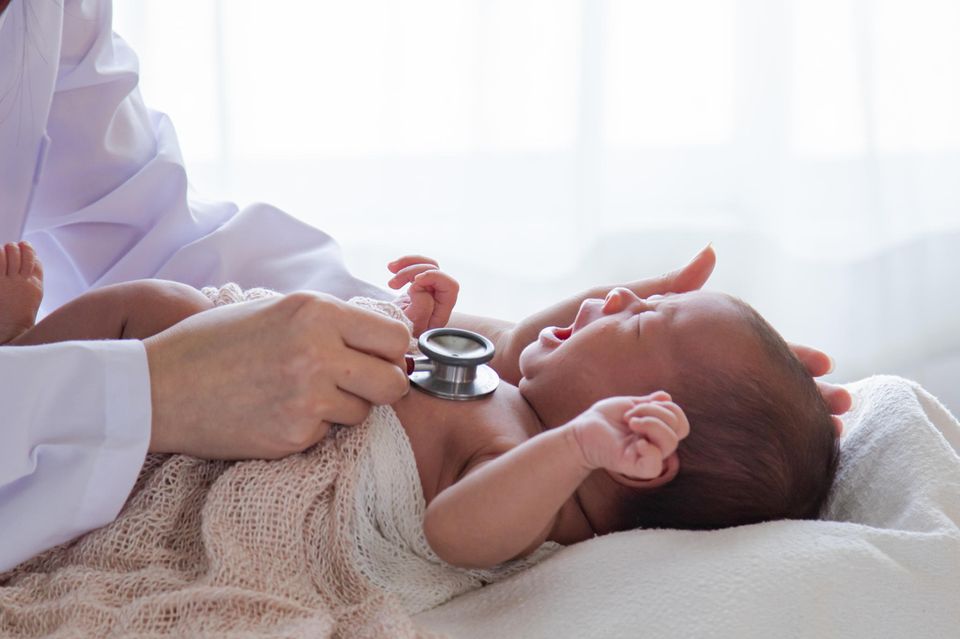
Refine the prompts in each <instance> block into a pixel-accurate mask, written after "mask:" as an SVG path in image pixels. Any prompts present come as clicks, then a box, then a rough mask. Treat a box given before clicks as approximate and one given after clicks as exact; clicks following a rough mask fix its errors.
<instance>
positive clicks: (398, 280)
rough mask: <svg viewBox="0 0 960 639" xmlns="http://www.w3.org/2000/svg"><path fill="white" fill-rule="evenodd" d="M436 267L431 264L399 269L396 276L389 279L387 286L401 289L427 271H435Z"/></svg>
mask: <svg viewBox="0 0 960 639" xmlns="http://www.w3.org/2000/svg"><path fill="white" fill-rule="evenodd" d="M435 270H437V267H436V266H435V265H433V264H414V265H413V266H406V267H404V268H402V269H400V270H399V271H398V272H397V274H396V275H394V276H393V277H391V278H390V280H389V281H388V282H387V286H389V287H390V288H403V287H404V286H406V285H407V284H409V283H410V282H412V281H414V280H415V279H417V276H418V275H420V274H421V273H426V272H427V271H435Z"/></svg>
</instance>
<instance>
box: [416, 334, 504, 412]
mask: <svg viewBox="0 0 960 639" xmlns="http://www.w3.org/2000/svg"><path fill="white" fill-rule="evenodd" d="M419 346H420V352H421V353H423V355H424V356H423V357H418V358H416V359H413V361H412V364H410V363H408V366H407V368H408V372H409V375H410V383H411V384H413V385H414V386H416V387H417V388H418V389H420V390H421V391H423V392H425V393H427V394H429V395H433V396H435V397H441V398H443V399H453V400H461V401H463V400H471V399H480V398H481V397H486V396H487V395H489V394H490V393H492V392H493V391H495V390H496V389H497V386H498V385H499V384H500V376H499V375H497V373H496V371H494V370H493V369H492V368H490V367H489V366H487V362H489V361H490V360H491V359H493V355H494V352H495V349H494V347H493V342H491V341H490V340H488V339H487V338H486V337H484V336H483V335H479V334H477V333H474V332H473V331H467V330H463V329H461V328H435V329H433V330H429V331H426V332H424V333H423V334H422V335H421V336H420V339H419Z"/></svg>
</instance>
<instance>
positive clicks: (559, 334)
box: [553, 325, 573, 342]
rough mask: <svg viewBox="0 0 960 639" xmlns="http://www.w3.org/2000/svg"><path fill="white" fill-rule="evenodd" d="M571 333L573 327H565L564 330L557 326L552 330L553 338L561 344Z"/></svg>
mask: <svg viewBox="0 0 960 639" xmlns="http://www.w3.org/2000/svg"><path fill="white" fill-rule="evenodd" d="M572 333H573V326H572V325H571V326H567V327H566V328H560V327H559V326H557V327H555V328H554V329H553V336H554V337H556V338H557V339H558V340H560V341H561V342H563V341H565V340H566V339H567V338H568V337H570V335H571V334H572Z"/></svg>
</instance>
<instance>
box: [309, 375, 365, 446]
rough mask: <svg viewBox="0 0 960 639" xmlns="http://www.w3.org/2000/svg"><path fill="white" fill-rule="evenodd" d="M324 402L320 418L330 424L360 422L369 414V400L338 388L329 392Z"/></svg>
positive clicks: (351, 424)
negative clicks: (324, 405)
mask: <svg viewBox="0 0 960 639" xmlns="http://www.w3.org/2000/svg"><path fill="white" fill-rule="evenodd" d="M325 404H326V407H325V409H324V410H323V414H322V415H321V419H323V420H324V421H325V422H330V423H331V424H346V425H347V426H355V425H356V424H359V423H361V422H362V421H363V420H365V419H366V418H367V415H369V414H370V408H371V405H370V402H368V401H366V400H364V399H361V398H360V397H357V396H356V395H354V394H353V393H348V392H347V391H344V390H341V389H339V388H337V389H335V390H334V391H333V392H332V393H330V395H329V396H328V397H327V398H326V402H325ZM314 443H316V442H314Z"/></svg>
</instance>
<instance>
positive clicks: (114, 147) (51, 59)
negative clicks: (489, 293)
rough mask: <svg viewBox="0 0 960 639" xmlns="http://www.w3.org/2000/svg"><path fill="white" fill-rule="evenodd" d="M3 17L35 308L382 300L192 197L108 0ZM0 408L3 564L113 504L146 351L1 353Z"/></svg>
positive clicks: (11, 219) (6, 91)
mask: <svg viewBox="0 0 960 639" xmlns="http://www.w3.org/2000/svg"><path fill="white" fill-rule="evenodd" d="M0 20H2V23H0V241H2V242H7V241H13V240H18V239H20V238H24V239H27V240H29V241H30V242H31V243H32V244H33V245H34V246H35V247H36V249H37V251H38V253H39V255H40V258H41V259H42V260H43V263H44V268H45V279H46V282H45V297H44V306H43V312H45V311H49V310H51V309H53V308H56V307H57V306H60V305H61V304H63V303H64V302H66V301H68V300H70V299H72V298H74V297H76V296H77V295H79V294H81V293H83V292H84V291H86V290H88V289H90V288H95V287H98V286H103V285H106V284H111V283H115V282H121V281H125V280H132V279H137V278H144V277H161V278H167V279H173V280H179V281H181V282H185V283H188V284H192V285H195V286H202V285H205V284H218V283H223V282H226V281H235V282H238V283H240V284H241V285H243V286H266V287H270V288H273V289H276V290H279V291H290V290H297V289H313V290H320V291H325V292H329V293H332V294H334V295H337V296H340V297H349V296H352V295H370V296H373V297H382V296H384V295H385V293H384V291H382V290H381V289H378V288H376V287H373V286H371V285H369V284H366V283H364V282H361V281H359V280H357V279H355V278H354V277H352V276H351V275H350V274H349V273H348V272H347V270H346V268H345V266H344V265H343V262H342V260H341V257H340V253H339V249H338V247H337V246H336V244H335V243H334V242H333V240H332V239H331V238H330V237H329V236H328V235H326V234H324V233H322V232H320V231H318V230H316V229H314V228H312V227H310V226H308V225H306V224H304V223H302V222H300V221H298V220H296V219H294V218H293V217H291V216H289V215H287V214H285V213H283V212H282V211H279V210H277V209H276V208H273V207H270V206H266V205H254V206H251V207H249V208H247V209H244V210H243V211H238V210H237V208H236V206H234V205H233V204H230V203H226V202H205V201H200V200H198V199H194V198H192V197H191V196H190V195H189V194H188V184H187V176H186V173H185V170H184V166H183V162H182V160H181V156H180V150H179V147H178V144H177V139H176V134H175V132H174V129H173V126H172V124H171V122H170V120H169V119H168V118H167V117H166V116H165V115H164V114H162V113H157V112H155V111H151V110H149V109H147V108H146V107H145V106H144V104H143V101H142V99H141V98H140V93H139V90H138V89H137V82H138V63H137V59H136V56H135V55H134V53H133V52H132V51H131V50H130V48H129V47H128V46H127V45H126V44H125V43H124V42H123V41H122V40H121V39H120V38H118V37H117V36H116V35H114V34H113V33H112V31H111V26H110V25H111V3H110V1H109V0H63V2H52V1H51V2H47V1H44V2H38V1H34V0H13V1H12V2H11V4H10V6H9V7H8V8H7V10H6V11H5V13H4V14H3V17H2V18H0ZM175 37H176V34H171V38H175ZM277 115H278V117H282V113H278V114H277ZM0 303H2V301H0ZM0 410H2V411H3V416H4V417H3V426H2V433H0V530H2V531H3V532H2V533H0V535H2V536H0V570H4V569H7V568H9V567H11V566H13V565H15V564H17V563H19V562H20V561H22V560H24V559H26V558H28V557H30V556H32V555H34V554H36V553H37V552H39V551H41V550H43V549H45V548H47V547H50V546H52V545H55V544H57V543H60V542H62V541H65V540H67V539H70V538H72V537H74V536H76V535H78V534H81V533H82V532H84V531H87V530H90V529H92V528H96V527H99V526H102V525H103V524H105V523H107V522H109V521H110V520H112V519H113V517H115V516H116V513H117V512H118V511H119V509H120V507H121V506H122V505H123V502H124V500H125V499H126V497H127V495H128V493H129V490H130V488H131V487H132V486H133V482H134V480H135V478H136V475H137V472H138V471H139V469H140V466H141V464H142V462H143V457H144V454H145V451H146V448H147V443H148V440H149V432H150V430H149V429H150V386H149V375H148V370H147V365H146V355H145V352H144V350H143V346H142V345H141V344H140V343H139V342H130V343H122V342H87V343H66V344H56V345H48V346H42V347H3V348H0Z"/></svg>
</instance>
